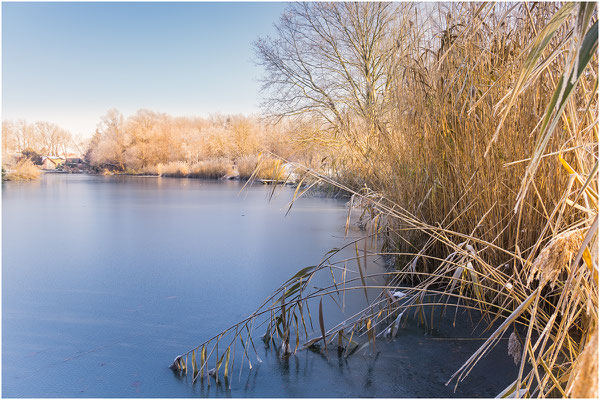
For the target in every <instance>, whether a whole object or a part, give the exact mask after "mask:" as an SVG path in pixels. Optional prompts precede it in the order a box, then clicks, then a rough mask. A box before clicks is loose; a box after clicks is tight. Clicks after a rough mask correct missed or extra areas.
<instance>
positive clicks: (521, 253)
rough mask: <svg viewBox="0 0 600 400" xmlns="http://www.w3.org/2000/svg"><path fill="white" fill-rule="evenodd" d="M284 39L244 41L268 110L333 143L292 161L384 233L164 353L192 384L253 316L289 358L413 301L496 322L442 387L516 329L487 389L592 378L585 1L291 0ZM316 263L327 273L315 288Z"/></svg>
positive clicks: (528, 393) (593, 104) (385, 329)
mask: <svg viewBox="0 0 600 400" xmlns="http://www.w3.org/2000/svg"><path fill="white" fill-rule="evenodd" d="M277 36H278V37H276V38H273V39H271V38H266V39H260V40H259V41H258V42H257V43H256V51H257V56H258V58H259V60H261V62H262V65H263V67H264V68H265V71H266V75H265V78H264V89H265V91H266V92H267V96H266V98H267V99H268V100H267V101H266V103H265V109H266V110H267V111H268V112H270V113H272V114H273V117H278V118H291V119H294V120H296V121H298V120H302V119H304V120H305V121H310V124H311V127H312V129H311V130H308V131H307V132H308V135H305V136H304V137H303V140H308V141H312V142H313V143H319V146H320V149H325V155H326V157H324V159H323V166H322V169H321V170H315V169H314V168H310V169H309V168H304V171H305V173H306V174H309V175H311V176H312V177H314V179H317V180H318V181H320V182H324V183H327V184H329V185H332V186H336V187H338V188H340V189H342V190H344V191H346V192H348V193H350V194H352V199H351V200H350V207H352V204H353V203H354V202H356V203H359V202H360V203H361V204H362V210H363V215H366V216H367V218H368V219H369V220H370V221H369V223H367V222H365V223H364V226H365V227H366V229H367V230H366V236H367V237H370V238H374V237H379V238H383V240H382V241H383V247H382V250H381V252H378V253H369V252H368V251H367V250H366V249H365V250H361V249H360V248H359V241H354V242H351V243H350V244H349V246H353V247H355V250H356V257H355V258H354V259H353V260H348V259H344V260H341V261H340V260H336V259H335V255H336V254H338V253H339V249H333V250H332V251H331V252H329V253H328V254H327V255H326V256H325V258H324V259H323V260H322V262H321V263H320V264H318V265H316V266H311V267H306V268H304V269H302V270H300V271H299V272H298V273H297V274H296V275H295V276H294V277H292V278H290V279H289V280H288V281H287V282H285V283H284V284H283V285H282V286H281V287H280V288H279V289H278V290H276V291H275V292H274V293H273V295H272V296H271V297H270V298H269V299H267V300H266V301H265V303H263V304H262V305H261V306H260V307H259V308H258V309H257V311H256V312H255V313H253V314H252V315H250V316H249V317H248V318H246V319H244V320H242V321H240V322H239V323H238V324H236V325H234V326H232V327H231V328H229V329H227V330H225V331H224V332H221V333H220V334H218V335H216V336H215V337H213V338H211V339H209V340H208V341H206V342H204V343H202V344H201V345H200V346H198V347H196V348H194V349H191V350H189V351H188V352H186V353H184V354H182V355H181V356H178V357H177V358H176V359H175V361H174V363H173V365H172V368H173V369H174V370H176V371H179V372H182V373H183V372H185V373H187V372H188V370H187V367H188V356H190V357H191V358H192V360H195V359H196V358H195V356H196V355H198V356H199V357H200V359H201V363H200V364H199V366H200V368H197V365H196V363H195V361H192V368H191V369H190V370H191V372H192V380H193V381H196V380H197V379H198V378H200V379H204V375H205V372H207V368H206V367H207V365H208V363H209V362H210V363H213V362H214V364H215V365H216V371H217V374H216V376H217V379H218V376H219V368H220V367H223V363H225V364H224V365H225V369H224V377H225V378H227V376H228V373H229V371H228V369H227V365H230V361H229V359H230V357H233V356H234V355H235V351H236V350H235V348H234V347H233V346H232V345H231V344H229V343H235V342H238V340H237V339H239V338H241V339H242V342H243V343H244V342H245V343H246V344H248V343H251V338H252V333H253V332H252V330H253V329H254V327H255V326H264V325H266V329H267V333H266V335H265V336H264V339H265V341H266V342H267V344H269V345H273V346H274V347H275V348H277V349H281V350H280V355H282V356H287V354H288V353H289V352H294V351H296V350H297V349H300V348H308V347H311V348H314V347H315V346H317V345H319V346H321V351H327V349H328V348H331V347H334V348H337V349H340V351H343V354H344V356H347V355H348V354H351V353H352V352H354V351H356V350H357V349H358V348H364V346H365V345H367V346H368V343H372V344H373V345H374V344H375V339H376V338H377V337H381V336H391V337H393V336H395V334H396V333H397V332H398V329H397V327H398V326H399V324H400V323H401V322H402V321H403V318H406V317H404V316H405V315H407V314H405V313H406V312H408V311H411V312H412V311H414V313H415V315H417V316H418V315H421V313H422V311H423V309H424V308H426V307H434V306H436V307H437V306H440V305H446V304H451V305H452V306H454V305H456V306H458V307H462V308H466V309H474V310H477V311H479V312H480V313H481V314H482V316H483V319H482V322H487V323H488V324H489V325H488V326H489V331H488V335H489V336H488V338H487V339H486V340H485V342H484V343H483V344H482V345H481V347H480V348H479V349H478V350H477V351H476V352H475V353H474V354H473V355H472V356H471V357H470V358H469V359H467V360H465V362H464V364H463V365H462V366H461V368H459V369H458V371H456V373H455V374H454V375H453V376H452V377H449V378H450V379H449V381H448V384H450V383H452V384H453V385H458V384H459V383H460V382H461V381H463V380H464V379H465V377H466V376H467V375H468V374H469V372H470V371H471V370H472V368H474V367H475V366H476V364H477V362H478V361H479V360H480V359H481V358H482V357H484V356H485V355H486V354H487V353H488V352H489V351H490V349H491V348H492V347H493V346H495V345H496V344H498V343H499V342H500V340H501V339H502V338H503V337H506V336H509V332H510V340H509V344H510V349H509V351H510V356H511V357H513V359H514V360H515V361H516V363H517V364H518V373H517V374H516V375H517V379H515V381H514V382H513V383H512V384H511V385H509V386H508V387H507V388H506V389H505V390H504V391H503V392H502V393H500V394H499V396H500V397H508V396H513V397H542V398H543V397H567V396H568V395H588V394H595V393H597V378H596V377H595V376H592V375H593V374H594V373H595V371H597V362H598V360H597V356H596V355H594V354H597V343H596V342H597V338H596V337H597V336H596V335H597V334H596V332H597V329H598V235H597V231H598V55H597V47H598V15H597V7H596V4H594V3H539V2H538V3H466V2H462V3H451V4H447V3H443V4H442V3H440V4H431V5H427V6H421V5H415V4H408V3H293V4H291V5H290V6H289V8H288V10H287V12H286V14H285V16H284V17H282V19H281V21H280V23H279V24H278V25H277ZM365 43H366V44H372V45H363V44H365ZM327 150H328V151H327ZM283 158H284V159H285V157H283ZM288 160H289V159H288ZM286 161H287V160H286ZM271 163H272V165H275V163H273V162H271ZM295 166H296V167H297V168H299V169H302V168H303V167H302V165H300V164H295ZM301 194H302V192H298V191H297V192H296V195H298V196H299V195H301ZM296 195H295V197H296ZM363 222H364V219H363ZM365 242H366V241H365ZM377 256H388V257H393V258H394V259H395V261H396V270H394V271H391V272H385V273H383V274H382V276H383V277H385V278H386V280H387V284H386V288H385V289H384V290H383V291H381V293H380V294H379V295H378V296H376V297H375V298H373V296H366V293H367V292H366V288H368V287H370V286H369V285H368V284H367V283H366V282H367V281H366V280H365V273H364V272H365V271H364V266H365V265H366V261H367V259H368V258H373V257H377ZM316 274H325V275H326V276H332V277H333V279H332V284H331V285H330V286H328V287H319V288H316V287H314V286H313V285H311V284H310V281H311V280H312V278H313V277H314V276H315V275H316ZM346 284H349V285H351V286H352V284H354V285H353V286H352V288H351V289H347V288H346ZM357 289H358V290H365V300H366V303H367V304H366V306H365V308H364V310H362V311H360V312H359V313H357V314H355V315H353V316H351V317H349V318H348V319H346V320H345V321H342V322H340V323H339V324H329V325H328V326H327V325H326V323H325V322H324V316H323V314H322V311H321V309H322V306H321V302H323V301H328V300H327V299H328V298H329V297H330V296H331V297H336V296H342V295H343V293H344V292H345V291H346V290H357ZM398 292H400V293H402V296H401V297H396V295H395V294H394V293H398ZM316 301H319V312H318V319H319V323H318V325H317V324H315V326H316V327H317V329H316V330H317V332H315V334H313V335H309V333H308V332H307V330H306V329H305V328H304V327H305V326H306V325H309V324H308V321H305V319H306V318H308V319H309V320H311V321H312V317H311V313H310V312H309V311H308V310H309V308H310V307H313V313H312V315H313V316H315V315H317V313H316V312H315V311H314V308H315V307H316V306H315V302H316ZM449 307H450V306H449ZM315 318H316V317H315ZM305 322H306V323H305ZM494 323H495V324H494ZM301 336H302V337H303V339H300V337H301ZM310 336H313V337H312V338H311V337H310ZM219 343H220V344H221V346H220V348H221V353H220V354H221V356H220V359H219V358H215V357H212V358H211V354H213V350H214V349H215V348H217V349H218V348H219ZM302 343H304V345H302ZM336 344H337V346H335V345H336ZM328 346H330V347H328ZM252 348H253V345H252V347H248V346H247V345H246V346H245V347H244V348H243V351H242V353H243V355H242V360H244V359H248V362H249V358H250V357H249V355H248V353H250V352H251V350H252ZM207 351H208V356H206V354H207ZM217 351H218V350H217ZM253 351H256V350H253ZM224 357H226V358H224ZM225 359H226V360H227V361H224V360H225ZM242 362H243V361H242ZM207 377H208V375H207ZM585 384H589V385H591V388H590V390H589V391H583V390H582V388H584V387H585V386H584V385H585Z"/></svg>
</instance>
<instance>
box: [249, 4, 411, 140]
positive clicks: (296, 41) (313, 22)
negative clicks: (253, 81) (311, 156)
mask: <svg viewBox="0 0 600 400" xmlns="http://www.w3.org/2000/svg"><path fill="white" fill-rule="evenodd" d="M412 7H413V5H411V4H390V3H294V4H292V5H291V6H290V7H289V8H288V10H287V11H286V12H285V13H284V15H283V16H282V17H281V20H280V21H279V23H278V24H276V26H275V28H276V31H277V37H276V38H270V37H267V38H262V39H259V40H258V41H257V42H256V43H255V49H256V53H257V57H258V62H259V64H260V65H262V66H263V67H264V68H265V71H266V75H265V77H264V79H263V89H264V91H265V92H266V96H267V98H266V101H265V102H264V104H263V107H264V110H265V111H266V112H267V114H269V115H272V116H278V117H282V116H291V115H306V114H310V115H311V116H318V117H319V118H321V119H322V120H324V121H325V123H326V126H327V128H329V129H332V130H333V131H334V132H335V133H337V134H342V135H344V136H345V137H346V138H347V139H349V140H357V139H358V138H357V137H356V136H357V135H360V136H361V137H362V138H363V139H364V136H365V135H366V136H367V139H368V138H369V137H374V136H377V137H379V136H382V135H385V134H386V132H387V128H386V118H385V115H386V110H387V108H388V107H389V99H390V98H391V97H392V95H393V90H395V85H394V82H395V81H396V80H397V79H398V76H397V74H398V72H399V71H398V67H399V66H400V65H401V61H402V54H403V49H404V48H405V47H407V46H409V45H410V44H409V43H410V41H409V36H410V34H411V30H410V27H411V21H410V20H409V16H410V15H411V14H410V11H411V8H412ZM357 120H358V121H360V122H361V123H360V125H361V126H360V129H358V130H356V129H352V126H351V125H352V124H353V123H355V122H356V121H357ZM365 128H366V129H365Z"/></svg>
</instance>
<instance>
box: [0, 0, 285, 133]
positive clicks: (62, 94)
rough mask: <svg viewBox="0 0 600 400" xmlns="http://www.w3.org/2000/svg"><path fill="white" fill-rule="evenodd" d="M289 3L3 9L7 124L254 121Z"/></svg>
mask: <svg viewBox="0 0 600 400" xmlns="http://www.w3.org/2000/svg"><path fill="white" fill-rule="evenodd" d="M284 9H285V4H284V3H6V2H4V3H3V4H2V118H3V119H17V118H25V119H27V120H30V121H34V120H46V121H52V122H55V123H58V124H60V125H61V126H64V127H65V128H67V129H69V130H70V131H71V132H72V133H73V134H85V135H86V136H87V135H89V134H91V133H93V131H94V129H95V127H96V124H97V123H98V121H99V119H100V116H101V115H103V114H104V113H105V112H106V111H107V110H108V109H109V108H113V107H115V108H117V109H119V110H120V111H122V112H123V113H124V114H126V115H127V114H130V113H133V112H135V111H136V110H137V109H140V108H148V109H152V110H155V111H161V112H167V113H170V114H173V115H201V116H205V115H207V114H208V113H216V112H221V113H244V114H249V113H255V112H258V104H259V103H260V93H259V88H260V83H259V82H258V81H257V80H258V78H259V77H260V75H261V73H262V71H261V68H260V67H258V66H256V65H254V62H253V57H254V52H253V49H252V42H254V41H255V40H256V39H257V38H258V37H260V36H264V35H267V34H273V23H274V22H276V21H277V20H278V18H279V16H280V15H281V13H282V12H283V10H284Z"/></svg>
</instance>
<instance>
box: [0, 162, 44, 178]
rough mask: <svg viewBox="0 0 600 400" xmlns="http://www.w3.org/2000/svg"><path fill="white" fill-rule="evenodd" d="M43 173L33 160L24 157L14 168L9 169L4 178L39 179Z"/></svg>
mask: <svg viewBox="0 0 600 400" xmlns="http://www.w3.org/2000/svg"><path fill="white" fill-rule="evenodd" d="M41 173H42V172H41V171H40V169H39V168H38V167H36V166H35V165H34V164H33V162H32V161H31V160H29V159H27V158H22V159H21V160H19V161H17V163H16V164H15V165H14V166H13V167H12V168H8V169H7V172H6V173H5V174H4V176H3V177H2V179H3V180H7V181H29V180H33V179H38V178H39V177H40V175H41Z"/></svg>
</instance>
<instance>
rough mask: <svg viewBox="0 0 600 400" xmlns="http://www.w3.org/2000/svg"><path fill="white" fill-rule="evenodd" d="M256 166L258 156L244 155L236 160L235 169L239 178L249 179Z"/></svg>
mask: <svg viewBox="0 0 600 400" xmlns="http://www.w3.org/2000/svg"><path fill="white" fill-rule="evenodd" d="M257 166H258V156H255V155H252V156H244V157H241V158H239V159H238V160H237V162H236V169H237V174H238V177H239V178H240V179H250V177H251V176H252V175H253V173H254V170H255V169H256V167H257Z"/></svg>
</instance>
